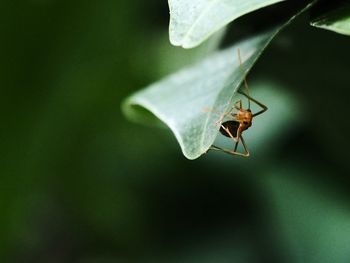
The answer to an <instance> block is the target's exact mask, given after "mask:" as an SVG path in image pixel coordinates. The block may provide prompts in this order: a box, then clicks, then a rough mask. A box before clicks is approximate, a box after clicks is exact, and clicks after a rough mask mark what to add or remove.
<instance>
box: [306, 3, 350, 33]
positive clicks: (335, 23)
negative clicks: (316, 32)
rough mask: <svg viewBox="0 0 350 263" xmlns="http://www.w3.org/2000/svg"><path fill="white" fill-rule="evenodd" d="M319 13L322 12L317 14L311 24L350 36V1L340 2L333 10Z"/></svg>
mask: <svg viewBox="0 0 350 263" xmlns="http://www.w3.org/2000/svg"><path fill="white" fill-rule="evenodd" d="M318 13H321V14H318V15H316V17H315V18H314V19H313V20H312V21H311V22H310V23H311V25H313V26H315V27H319V28H323V29H327V30H331V31H334V32H337V33H339V34H343V35H348V36H350V3H342V4H340V5H339V4H338V5H337V6H336V7H335V8H332V9H331V11H329V10H328V11H327V12H318Z"/></svg>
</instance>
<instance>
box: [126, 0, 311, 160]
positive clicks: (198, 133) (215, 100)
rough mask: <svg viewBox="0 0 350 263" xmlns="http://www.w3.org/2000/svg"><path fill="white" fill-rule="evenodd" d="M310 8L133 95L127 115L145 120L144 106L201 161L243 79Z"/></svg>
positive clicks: (185, 150)
mask: <svg viewBox="0 0 350 263" xmlns="http://www.w3.org/2000/svg"><path fill="white" fill-rule="evenodd" d="M311 5H312V4H309V5H307V6H306V7H305V8H304V9H303V10H301V11H300V12H299V13H297V14H295V15H294V16H293V17H291V18H290V19H289V20H288V21H287V22H285V23H284V24H282V25H280V26H277V27H275V28H274V29H271V30H269V31H267V32H264V33H260V34H258V35H255V36H254V37H249V38H246V39H245V40H243V41H241V42H238V43H235V44H234V45H233V46H231V47H230V48H227V49H225V50H222V51H219V52H217V53H214V54H212V55H211V56H209V57H207V58H206V59H204V60H203V61H201V62H199V63H197V64H195V65H193V66H192V67H189V68H185V69H183V70H181V71H179V72H176V73H174V74H172V75H170V76H168V77H166V78H164V79H162V80H160V81H159V82H157V83H154V84H152V85H150V86H148V87H146V88H145V89H143V90H141V91H139V92H137V93H135V94H133V95H131V96H130V97H129V98H128V99H127V100H126V101H125V102H124V103H123V105H122V108H123V111H124V113H125V115H126V116H128V117H129V118H130V119H134V120H137V121H140V120H141V121H142V120H143V119H144V116H145V115H144V111H140V108H145V109H147V110H148V111H150V112H151V113H152V114H154V115H155V116H156V117H157V118H158V119H160V120H161V121H162V122H163V123H165V124H166V125H167V126H168V127H169V128H170V129H171V130H172V132H173V133H174V135H175V136H176V138H177V140H178V142H179V144H180V147H181V149H182V152H183V154H184V155H185V157H187V158H188V159H196V158H198V157H199V156H200V155H202V154H203V153H205V152H206V151H207V150H208V149H209V147H210V146H211V145H212V144H213V142H214V140H215V138H216V136H217V134H218V130H219V125H218V124H217V121H218V120H219V119H220V117H221V116H222V115H223V114H224V113H225V112H226V111H227V110H228V108H230V107H231V106H232V101H233V97H234V96H235V93H236V92H237V90H238V88H239V86H240V85H241V83H242V81H243V79H244V76H245V75H246V74H247V73H248V71H249V70H250V69H251V67H252V66H253V65H254V63H255V62H256V60H257V59H258V58H259V56H260V55H261V53H262V52H263V51H264V49H265V48H266V46H267V45H268V44H269V43H270V41H271V40H272V39H273V38H274V37H275V36H276V34H277V33H278V32H279V31H280V30H281V29H283V28H284V27H285V26H286V25H287V24H289V23H290V22H291V21H292V20H293V19H294V18H295V17H296V16H297V15H299V14H300V13H302V12H303V11H305V10H306V9H307V8H309V7H310V6H311ZM238 49H240V52H241V57H242V67H240V63H239V59H238V55H237V50H238ZM147 116H148V115H147Z"/></svg>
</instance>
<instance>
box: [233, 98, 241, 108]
mask: <svg viewBox="0 0 350 263" xmlns="http://www.w3.org/2000/svg"><path fill="white" fill-rule="evenodd" d="M238 103H239V106H237V104H238ZM233 107H234V108H235V109H236V110H241V109H242V100H238V101H236V102H235V104H233Z"/></svg>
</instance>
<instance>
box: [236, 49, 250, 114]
mask: <svg viewBox="0 0 350 263" xmlns="http://www.w3.org/2000/svg"><path fill="white" fill-rule="evenodd" d="M237 53H238V60H239V67H240V69H241V71H242V74H243V76H244V86H245V89H246V91H247V95H248V109H250V98H249V87H248V82H247V78H246V76H245V74H244V70H243V66H242V58H241V51H240V49H239V48H238V49H237Z"/></svg>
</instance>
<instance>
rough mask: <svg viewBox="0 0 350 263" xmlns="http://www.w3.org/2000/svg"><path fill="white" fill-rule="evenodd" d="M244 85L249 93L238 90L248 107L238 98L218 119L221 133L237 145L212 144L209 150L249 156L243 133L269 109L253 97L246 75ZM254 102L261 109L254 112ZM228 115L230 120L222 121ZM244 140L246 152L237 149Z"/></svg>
mask: <svg viewBox="0 0 350 263" xmlns="http://www.w3.org/2000/svg"><path fill="white" fill-rule="evenodd" d="M237 52H238V59H239V64H240V68H241V70H242V72H243V69H242V60H241V55H240V51H239V49H238V50H237ZM244 86H245V89H246V91H247V93H244V92H241V91H238V93H240V94H242V95H243V96H244V97H246V99H247V101H248V108H247V109H244V108H243V106H242V100H241V99H240V100H238V101H236V102H235V103H234V104H233V106H232V108H231V109H230V110H229V111H228V112H226V113H224V114H223V115H222V116H221V117H220V119H219V120H218V121H217V123H219V124H220V133H221V134H222V135H224V136H226V137H229V138H230V139H232V140H233V141H234V142H235V146H234V149H233V150H230V149H223V148H220V147H218V146H215V145H212V146H211V147H210V149H209V150H217V151H222V152H225V153H228V154H231V155H239V156H243V157H249V155H250V153H249V150H248V148H247V145H246V143H245V141H244V139H243V136H242V133H243V132H244V131H245V130H247V129H249V127H250V126H252V121H253V118H254V117H256V116H258V115H260V114H262V113H264V112H265V111H266V110H267V107H266V106H265V105H264V104H262V103H261V102H259V101H257V100H256V99H254V98H252V97H250V96H249V87H248V83H247V80H246V77H245V76H244ZM251 101H252V102H254V103H255V104H257V105H258V106H259V107H260V108H261V110H260V111H258V112H256V113H252V111H251V109H250V102H251ZM226 117H228V119H229V120H227V121H225V122H223V123H222V121H223V120H224V118H226ZM240 141H241V142H242V145H243V148H244V151H245V152H244V153H243V152H239V151H237V147H238V144H239V142H240Z"/></svg>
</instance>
